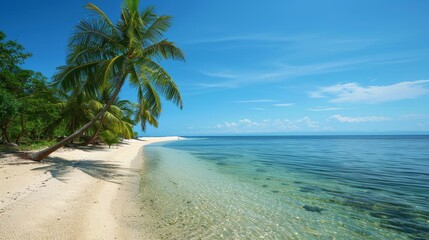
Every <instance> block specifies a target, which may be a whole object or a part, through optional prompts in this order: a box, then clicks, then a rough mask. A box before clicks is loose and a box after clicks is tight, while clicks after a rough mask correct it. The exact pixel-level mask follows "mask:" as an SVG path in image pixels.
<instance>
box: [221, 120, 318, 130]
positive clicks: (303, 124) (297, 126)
mask: <svg viewBox="0 0 429 240" xmlns="http://www.w3.org/2000/svg"><path fill="white" fill-rule="evenodd" d="M215 129H216V130H217V132H224V133H258V132H259V133H269V132H287V131H315V130H322V128H321V126H320V124H319V123H318V122H316V121H313V120H311V119H310V118H309V117H303V118H300V119H296V120H289V119H264V120H262V121H252V120H250V119H248V118H244V119H240V120H238V121H234V122H223V123H219V124H217V125H216V126H215Z"/></svg>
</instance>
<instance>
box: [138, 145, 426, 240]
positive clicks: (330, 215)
mask: <svg viewBox="0 0 429 240" xmlns="http://www.w3.org/2000/svg"><path fill="white" fill-rule="evenodd" d="M193 141H198V140H193ZM190 143H191V142H190ZM174 144H176V143H174ZM180 144H186V143H180ZM192 144H196V142H193V143H192ZM176 145H177V144H176ZM178 149H180V146H173V147H169V145H168V144H167V145H166V146H164V147H163V146H157V145H153V146H148V147H147V148H146V149H145V151H144V155H145V156H144V158H145V159H146V161H145V165H144V167H143V172H142V184H141V192H140V194H141V200H142V202H143V204H142V208H143V212H144V215H145V219H146V220H145V221H147V222H146V224H147V227H148V228H149V231H151V232H153V233H154V234H155V236H156V237H157V238H163V239H200V238H201V239H219V238H224V239H257V238H265V239H312V238H320V239H333V238H337V239H410V238H411V239H413V238H414V239H419V238H420V237H426V236H428V230H429V228H428V227H427V225H426V226H425V224H427V222H426V221H427V220H428V219H429V218H427V217H428V216H429V215H428V212H425V211H424V209H415V208H414V207H413V206H409V205H408V204H406V203H400V202H396V203H395V202H394V201H393V202H392V201H390V200H391V199H392V198H389V196H388V193H380V194H378V193H374V192H373V191H372V192H371V191H369V190H368V189H365V188H364V187H363V188H362V187H361V189H359V188H357V187H356V186H353V185H350V184H341V182H339V181H338V179H329V178H323V177H318V175H315V174H313V175H311V174H302V172H299V171H295V172H294V171H285V168H281V167H276V166H272V164H274V165H275V162H272V163H269V161H268V162H266V163H265V164H261V161H257V159H259V160H261V157H260V156H259V157H258V156H256V157H255V154H254V153H250V154H249V153H245V151H244V149H240V151H239V152H237V151H235V152H236V153H234V152H233V151H229V150H225V151H222V152H219V149H216V148H215V149H216V151H214V152H210V150H209V149H210V147H207V146H206V147H205V148H204V153H203V152H202V151H183V150H178ZM184 149H187V148H186V147H185V148H184ZM195 149H201V148H200V147H198V148H195ZM195 149H193V150H195ZM187 150H189V149H187ZM191 152H192V154H191ZM228 154H230V155H228ZM270 154H273V152H271V153H270ZM271 157H273V156H271ZM246 159H247V160H246ZM246 161H247V164H244V165H243V162H246ZM263 161H266V159H265V160H263ZM270 164H271V165H270ZM322 165H323V164H322ZM320 168H323V166H320ZM326 170H328V169H326ZM413 211H414V212H413ZM395 221H401V222H399V224H396V222H395ZM407 224H408V225H410V226H408V229H407ZM413 224H415V226H412V225H413ZM419 224H421V225H419ZM401 226H402V229H395V228H396V227H401ZM404 227H405V228H404ZM407 230H408V232H407ZM422 239H423V238H422Z"/></svg>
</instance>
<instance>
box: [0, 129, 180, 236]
mask: <svg viewBox="0 0 429 240" xmlns="http://www.w3.org/2000/svg"><path fill="white" fill-rule="evenodd" d="M177 139H178V138H177V137H160V138H143V139H142V140H141V141H139V140H127V141H124V142H123V143H122V144H119V145H118V146H113V147H112V148H111V149H109V148H107V147H105V146H103V147H97V148H94V149H87V150H84V149H61V150H60V151H58V152H56V153H53V154H52V155H51V157H50V158H48V159H46V160H45V161H44V162H43V163H37V162H32V161H26V160H22V159H17V158H16V157H14V156H11V155H4V156H3V158H0V239H148V238H150V235H149V233H147V234H146V233H144V232H143V231H142V228H141V224H142V223H141V221H140V219H141V218H143V217H142V213H141V212H140V211H139V209H138V207H137V206H138V204H136V201H137V200H136V199H137V196H136V195H137V194H138V189H139V170H140V168H141V164H142V162H143V157H142V154H141V151H142V146H144V145H146V144H149V143H153V142H159V141H170V140H177Z"/></svg>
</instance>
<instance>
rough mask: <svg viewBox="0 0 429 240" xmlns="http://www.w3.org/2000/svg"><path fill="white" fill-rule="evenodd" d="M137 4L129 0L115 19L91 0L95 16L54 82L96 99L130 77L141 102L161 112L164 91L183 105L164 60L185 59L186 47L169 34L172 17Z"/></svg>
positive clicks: (76, 37) (74, 40) (84, 24)
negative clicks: (184, 49)
mask: <svg viewBox="0 0 429 240" xmlns="http://www.w3.org/2000/svg"><path fill="white" fill-rule="evenodd" d="M138 5H139V1H138V0H125V1H124V3H123V5H122V11H121V18H120V20H119V21H118V22H117V23H116V24H114V23H113V21H111V20H110V19H109V18H108V17H107V15H106V14H105V13H104V12H103V11H101V10H100V9H99V8H98V7H97V6H95V5H93V4H88V6H87V8H88V9H90V10H92V11H94V12H95V17H94V18H88V19H84V20H82V21H81V22H80V23H79V24H78V25H77V26H76V30H75V32H74V34H73V35H72V37H71V38H70V42H69V54H68V57H67V66H63V67H59V68H58V71H57V73H56V74H55V76H54V84H55V85H56V86H58V87H59V88H60V89H62V90H63V91H64V92H70V91H73V92H75V93H84V94H86V95H88V96H90V97H91V98H95V97H96V96H97V94H99V92H100V91H101V92H103V91H104V90H106V89H109V88H110V89H113V90H120V88H121V87H122V86H123V84H124V82H123V81H124V80H126V79H128V80H129V83H130V84H131V85H132V86H134V87H136V88H137V90H138V99H139V102H141V101H145V102H147V103H148V105H149V106H150V110H155V109H156V111H152V112H153V113H155V112H158V113H159V112H160V109H161V100H160V99H161V98H160V95H161V96H163V97H165V98H166V99H167V100H170V101H172V102H174V103H175V104H176V105H178V106H179V107H182V98H181V95H180V92H179V89H178V87H177V85H176V84H175V82H174V81H173V79H172V78H171V76H170V75H169V74H168V73H167V71H166V70H165V69H164V68H163V67H162V66H161V65H160V61H162V60H168V59H172V60H184V54H183V52H182V51H181V50H180V49H179V48H177V47H176V46H175V44H174V43H173V42H170V41H167V40H166V39H165V38H164V33H165V32H166V31H167V30H168V28H169V27H170V26H171V17H169V16H158V15H156V14H155V13H154V9H153V8H152V7H149V8H147V9H145V10H143V11H141V12H139V10H138ZM138 119H139V120H140V119H141V120H145V119H148V118H146V117H141V118H138ZM145 123H146V122H144V124H145ZM149 123H151V124H157V123H155V121H149ZM144 124H143V125H144Z"/></svg>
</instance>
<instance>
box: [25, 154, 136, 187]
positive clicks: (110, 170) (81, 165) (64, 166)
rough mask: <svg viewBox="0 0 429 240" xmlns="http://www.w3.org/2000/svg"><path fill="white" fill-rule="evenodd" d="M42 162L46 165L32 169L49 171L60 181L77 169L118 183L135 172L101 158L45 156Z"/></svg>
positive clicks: (63, 180) (65, 179) (94, 176)
mask: <svg viewBox="0 0 429 240" xmlns="http://www.w3.org/2000/svg"><path fill="white" fill-rule="evenodd" d="M43 163H48V164H49V165H48V166H42V167H36V168H33V169H32V171H44V172H45V173H47V172H49V173H50V174H51V175H52V177H53V178H55V179H58V180H60V181H62V182H67V180H68V179H69V178H68V177H67V173H69V172H71V171H73V170H75V169H78V170H80V171H82V172H84V173H85V174H88V175H89V176H91V177H93V178H97V179H100V180H104V181H108V182H112V183H116V184H119V182H118V181H117V180H118V179H119V178H121V177H124V176H130V175H131V172H137V170H135V169H131V168H123V167H120V165H119V164H114V163H107V162H106V161H102V160H74V161H71V160H66V159H63V158H58V157H56V158H47V159H45V160H43Z"/></svg>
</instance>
